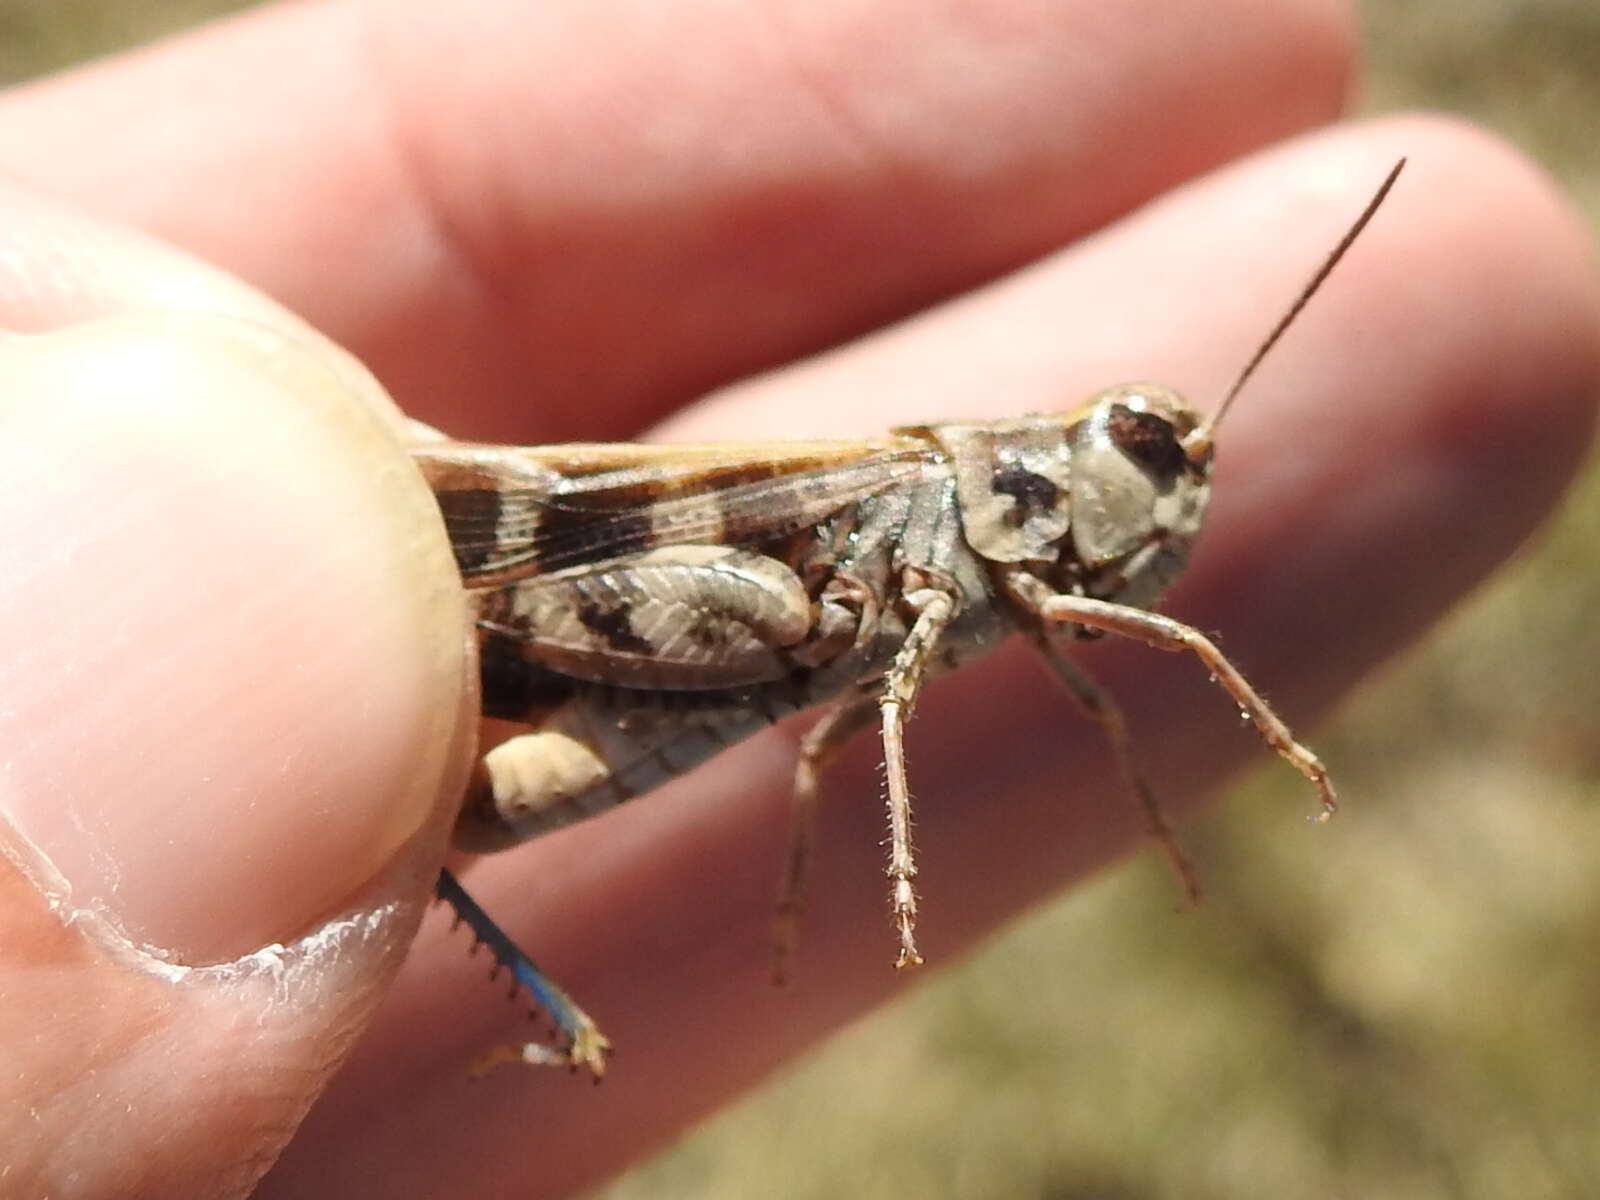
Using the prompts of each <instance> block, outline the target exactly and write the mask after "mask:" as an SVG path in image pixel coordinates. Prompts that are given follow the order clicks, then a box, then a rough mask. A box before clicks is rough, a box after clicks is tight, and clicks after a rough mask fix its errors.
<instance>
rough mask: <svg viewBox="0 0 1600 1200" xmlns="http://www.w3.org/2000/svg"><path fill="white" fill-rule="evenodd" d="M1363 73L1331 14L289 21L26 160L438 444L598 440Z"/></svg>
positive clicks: (154, 64) (128, 78)
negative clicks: (370, 377) (255, 299)
mask: <svg viewBox="0 0 1600 1200" xmlns="http://www.w3.org/2000/svg"><path fill="white" fill-rule="evenodd" d="M1218 29H1226V30H1227V31H1228V35H1227V36H1226V37H1218V36H1216V31H1217V30H1218ZM1350 46H1351V22H1350V14H1349V11H1348V6H1347V5H1344V4H1339V3H1336V2H1335V0H1294V2H1293V3H1282V4H1275V5H1260V4H1251V3H1245V2H1243V0H1233V2H1230V3H1227V4H1225V5H1223V6H1222V7H1220V8H1219V7H1218V5H1217V4H1215V3H1211V4H1200V3H1194V4H1183V5H1174V4H1165V5H1161V6H1159V19H1158V20H1157V19H1153V18H1152V15H1151V13H1149V12H1146V11H1144V10H1143V9H1141V8H1139V7H1138V6H1128V5H1117V6H1109V7H1108V6H1105V5H1098V4H1093V3H1090V2H1087V0H1075V2H1073V3H1067V4H1062V3H1057V2H1054V0H994V2H992V3H986V4H976V5H975V4H957V3H941V4H928V3H916V2H914V0H889V2H885V0H873V2H872V3H866V2H864V0H827V2H826V3H819V4H811V5H802V6H795V5H783V4H765V5H728V4H724V3H718V2H717V0H679V2H678V3H676V4H674V5H671V6H663V5H661V4H659V3H654V2H652V3H649V4H630V3H626V2H625V0H613V2H612V3H609V4H606V5H596V4H593V3H588V2H587V0H563V2H562V3H559V4H553V5H542V6H539V7H538V9H537V10H535V9H530V8H529V7H528V6H527V5H523V4H517V3H512V2H508V0H474V2H473V3H470V4H467V5H464V6H463V5H459V4H458V5H455V6H453V7H451V8H449V9H448V10H446V9H443V8H440V7H439V6H437V5H433V4H429V3H426V2H425V0H413V2H411V3H400V4H387V5H358V4H353V3H345V4H322V5H315V6H294V7H288V6H286V7H283V8H281V9H272V10H267V11H265V12H263V13H260V14H254V15H252V16H250V17H248V18H245V19H243V20H240V21H236V22H232V23H229V24H225V25H222V26H218V27H216V28H214V29H212V30H209V31H207V32H205V33H202V34H200V35H196V36H195V37H192V38H190V39H186V40H184V41H180V42H176V43H173V44H171V45H169V46H167V47H162V48H158V49H156V50H153V51H149V52H146V53H144V54H141V55H138V56H134V57H131V58H127V59H123V60H115V61H113V62H110V63H107V64H104V65H100V66H96V67H94V68H91V69H89V70H88V71H85V72H80V73H78V74H76V75H73V76H68V77H66V78H63V79H61V80H59V81H57V82H54V83H50V84H46V85H43V86H40V87H36V88H32V89H28V90H26V91H24V92H22V93H19V94H16V95H14V96H13V97H11V98H10V100H9V102H8V103H7V105H6V108H5V110H4V115H5V120H3V121H0V155H3V156H4V158H5V161H6V162H7V166H8V170H9V171H10V172H12V173H13V174H14V177H16V178H20V179H22V180H25V181H28V182H32V183H34V184H36V185H37V186H40V187H46V188H49V189H51V190H52V191H53V192H54V193H55V194H57V195H60V196H64V197H66V198H68V199H70V200H72V201H74V202H77V203H81V204H84V205H86V206H91V207H94V208H96V209H97V210H98V211H100V212H102V213H106V214H108V215H111V216H114V217H116V218H118V219H121V220H126V221H129V222H132V223H136V224H139V225H141V226H143V227H145V228H147V229H150V230H152V231H154V232H156V233H158V234H160V235H162V236H163V237H165V238H167V239H169V240H171V241H173V242H175V243H177V244H180V245H184V246H187V247H189V248H191V249H194V250H196V251H198V252H199V253H200V254H202V255H203V256H205V257H206V258H208V259H211V260H213V261H215V262H217V263H219V264H221V265H223V266H225V267H228V268H230V269H232V270H233V271H235V272H237V273H238V274H239V275H241V276H243V277H245V278H247V279H250V280H252V281H254V282H256V283H258V284H260V285H261V286H262V287H264V288H265V289H266V290H267V291H269V292H270V293H271V294H273V295H274V296H277V297H278V298H280V299H282V300H283V301H284V302H285V303H287V304H288V305H289V306H290V307H291V308H293V309H295V310H296V311H298V312H300V313H302V314H304V315H305V316H306V317H308V318H309V319H310V320H311V321H312V322H313V323H314V324H315V325H317V326H318V327H320V328H322V329H324V330H326V331H328V332H329V333H331V334H332V335H333V336H334V337H335V338H337V339H338V340H339V341H341V342H342V343H344V344H345V345H347V346H349V347H350V348H351V349H353V350H354V351H355V352H356V353H357V354H358V355H359V356H360V357H361V358H362V359H363V360H364V361H365V362H367V363H368V364H369V365H371V366H372V367H373V368H374V369H375V370H376V371H377V372H378V374H379V376H380V378H382V379H384V381H385V382H386V383H387V384H389V386H390V389H391V391H393V392H394V394H395V395H396V396H397V397H398V398H399V399H400V401H401V403H402V404H403V405H404V406H405V407H406V408H407V409H408V410H410V411H412V412H414V413H416V414H417V415H418V416H420V417H422V418H423V419H425V420H429V421H432V422H434V423H436V424H440V425H442V426H447V427H451V428H453V429H456V430H458V431H460V432H462V433H463V434H468V433H470V434H473V435H476V436H484V435H487V434H495V435H498V436H500V437H503V438H512V437H516V438H520V439H522V440H530V439H537V440H560V439H565V438H571V437H585V438H590V439H593V438H597V437H604V436H623V435H625V434H628V433H631V432H632V431H635V430H637V429H638V428H640V427H641V426H642V425H643V424H645V423H646V422H647V421H649V420H650V419H652V418H654V417H656V416H659V415H660V414H661V413H663V412H665V411H666V410H667V409H669V408H670V407H672V406H673V405H676V404H678V403H681V402H683V401H684V400H685V399H687V398H689V397H691V396H694V395H696V394H699V393H700V392H702V391H704V390H706V389H707V388H708V387H710V386H712V385H715V384H717V383H721V382H725V381H726V380H728V379H730V378H734V377H736V376H738V375H741V374H744V373H746V372H749V371H751V370H754V369H757V368H759V367H763V366H768V365H771V364H774V363H777V362H781V361H784V360H786V359H788V358H790V357H793V356H794V355H796V354H800V353H804V352H807V351H810V350H813V349H816V348H818V347H820V346H823V345H826V344H828V343H830V342H832V341H834V340H837V339H840V338H843V337H847V336H849V335H851V334H853V333H856V332H860V331H862V330H865V329H868V328H870V327H872V326H873V325H875V324H877V323H879V322H881V321H884V320H886V319H888V318H891V317H894V316H896V315H899V314H902V313H904V312H907V311H911V310H914V309H916V308H918V307H920V306H922V305H924V304H926V303H928V302H930V301H931V300H934V299H937V298H939V297H942V296H945V295H948V294H950V293H951V292H953V291H956V290H959V289H960V288H962V287H965V286H968V285H970V284H972V283H974V282H977V281H979V280H982V279H985V278H989V277H991V276H993V275H995V274H996V273H998V272H1001V271H1004V270H1007V269H1009V268H1011V267H1014V266H1015V265H1017V264H1018V263H1020V262H1023V261H1026V260H1027V259H1029V258H1031V257H1033V256H1035V255H1037V254H1039V253H1041V252H1043V251H1045V250H1047V249H1049V248H1052V247H1054V246H1056V245H1059V244H1061V243H1063V242H1065V241H1067V240H1069V239H1071V238H1072V237H1075V236H1077V235H1078V234H1080V233H1082V232H1083V231H1084V230H1086V229H1090V228H1093V227H1094V226H1096V225H1097V224H1099V223H1100V222H1102V221H1104V220H1106V219H1108V218H1109V217H1111V216H1113V215H1115V214H1117V213H1119V212H1121V211H1123V210H1125V209H1127V208H1129V207H1131V206H1133V205H1135V204H1137V203H1138V202H1140V201H1141V200H1142V199H1144V198H1146V197H1147V196H1149V195H1151V194H1154V193H1155V192H1158V191H1159V190H1161V189H1162V188H1163V187H1166V186H1169V185H1170V184H1172V183H1174V182H1176V181H1178V180H1181V179H1183V178H1186V177H1187V176H1189V175H1191V174H1193V173H1195V172H1198V171H1200V170H1202V169H1204V168H1206V167H1208V166H1210V165H1212V164H1214V163H1217V162H1221V161H1225V160H1226V159H1227V158H1228V157H1230V156H1232V155H1233V154H1236V153H1238V152H1240V151H1241V150H1243V149H1245V148H1248V147H1251V146H1255V145H1260V144H1263V143H1266V142H1268V141H1271V140H1273V139H1275V138H1278V137H1281V136H1283V135H1285V134H1287V133H1289V132H1292V131H1294V130H1298V129H1302V128H1305V127H1307V126H1309V125H1311V124H1314V123H1316V122H1318V121H1321V120H1326V119H1327V118H1329V117H1330V116H1331V115H1333V114H1334V113H1335V112H1336V111H1337V110H1338V108H1339V106H1340V104H1341V103H1342V102H1343V98H1344V89H1345V84H1346V80H1347V77H1348V70H1349V64H1350V54H1351V51H1350ZM686 47H687V48H688V49H687V50H686ZM286 64H293V68H292V70H286ZM130 111H132V112H134V113H136V114H137V118H136V119H132V120H130V119H129V116H128V114H129V113H130ZM1174 113H1181V114H1183V117H1182V120H1174V119H1173V114H1174ZM109 127H115V128H117V129H118V131H119V136H118V137H117V138H116V139H113V140H109V141H108V139H107V138H106V137H105V132H104V131H105V130H106V129H107V128H109Z"/></svg>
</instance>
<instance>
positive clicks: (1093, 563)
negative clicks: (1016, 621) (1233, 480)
mask: <svg viewBox="0 0 1600 1200" xmlns="http://www.w3.org/2000/svg"><path fill="white" fill-rule="evenodd" d="M925 432H927V433H929V434H931V435H932V436H933V437H934V438H936V439H937V440H938V441H939V443H940V444H941V445H943V447H944V448H945V450H946V452H947V453H948V454H949V455H950V458H951V461H952V463H953V465H954V467H955V477H956V489H957V493H958V496H959V499H960V509H961V520H962V527H963V532H964V533H965V535H966V540H967V543H968V545H970V546H971V547H972V549H973V550H974V551H976V552H977V553H978V554H979V555H980V556H981V557H983V558H985V559H987V560H988V561H990V562H993V563H1016V564H1027V565H1028V566H1029V569H1031V570H1033V571H1035V572H1037V573H1038V574H1040V575H1041V577H1043V578H1046V579H1047V580H1048V581H1049V582H1050V583H1051V584H1052V585H1053V586H1055V587H1057V588H1058V589H1060V590H1063V591H1069V592H1077V593H1079V594H1086V595H1090V596H1094V597H1097V598H1101V599H1108V600H1110V599H1115V600H1119V601H1122V602H1124V603H1127V604H1136V605H1140V606H1142V607H1144V606H1148V605H1149V604H1151V603H1153V602H1154V601H1155V599H1156V597H1157V596H1158V595H1159V594H1160V592H1161V589H1162V588H1163V587H1165V586H1166V585H1167V584H1168V583H1169V582H1170V581H1171V580H1172V578H1173V577H1174V576H1175V575H1176V574H1177V573H1178V572H1179V571H1180V570H1181V569H1182V568H1183V565H1184V563H1185V561H1186V560H1187V558H1188V553H1189V545H1190V543H1191V542H1192V541H1193V540H1194V537H1195V534H1196V533H1198V532H1199V529H1200V521H1201V518H1202V516H1203V515H1204V513H1205V507H1206V500H1207V499H1208V498H1209V495H1210V476H1211V457H1212V455H1211V445H1210V441H1209V439H1207V438H1206V437H1205V434H1204V432H1203V429H1202V425H1201V422H1200V418H1199V417H1198V416H1197V415H1196V414H1195V412H1194V411H1193V410H1192V409H1191V408H1189V406H1188V405H1187V404H1185V403H1184V402H1183V400H1182V398H1181V397H1179V396H1178V394H1177V393H1176V392H1174V391H1172V390H1171V389H1170V388H1165V387H1162V386H1161V385H1160V384H1153V383H1136V384H1124V385H1123V386H1121V387H1115V388H1110V389H1108V390H1107V391H1104V392H1101V393H1100V394H1099V395H1098V396H1096V397H1095V398H1094V400H1093V401H1092V402H1091V403H1090V404H1088V405H1087V406H1086V407H1084V408H1081V409H1079V410H1077V411H1076V412H1073V413H1070V414H1056V415H1043V416H1031V417H1018V418H1015V419H1013V420H1009V421H995V422H987V423H982V424H970V425H969V424H957V423H953V422H951V423H942V424H938V425H932V426H928V427H925Z"/></svg>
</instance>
